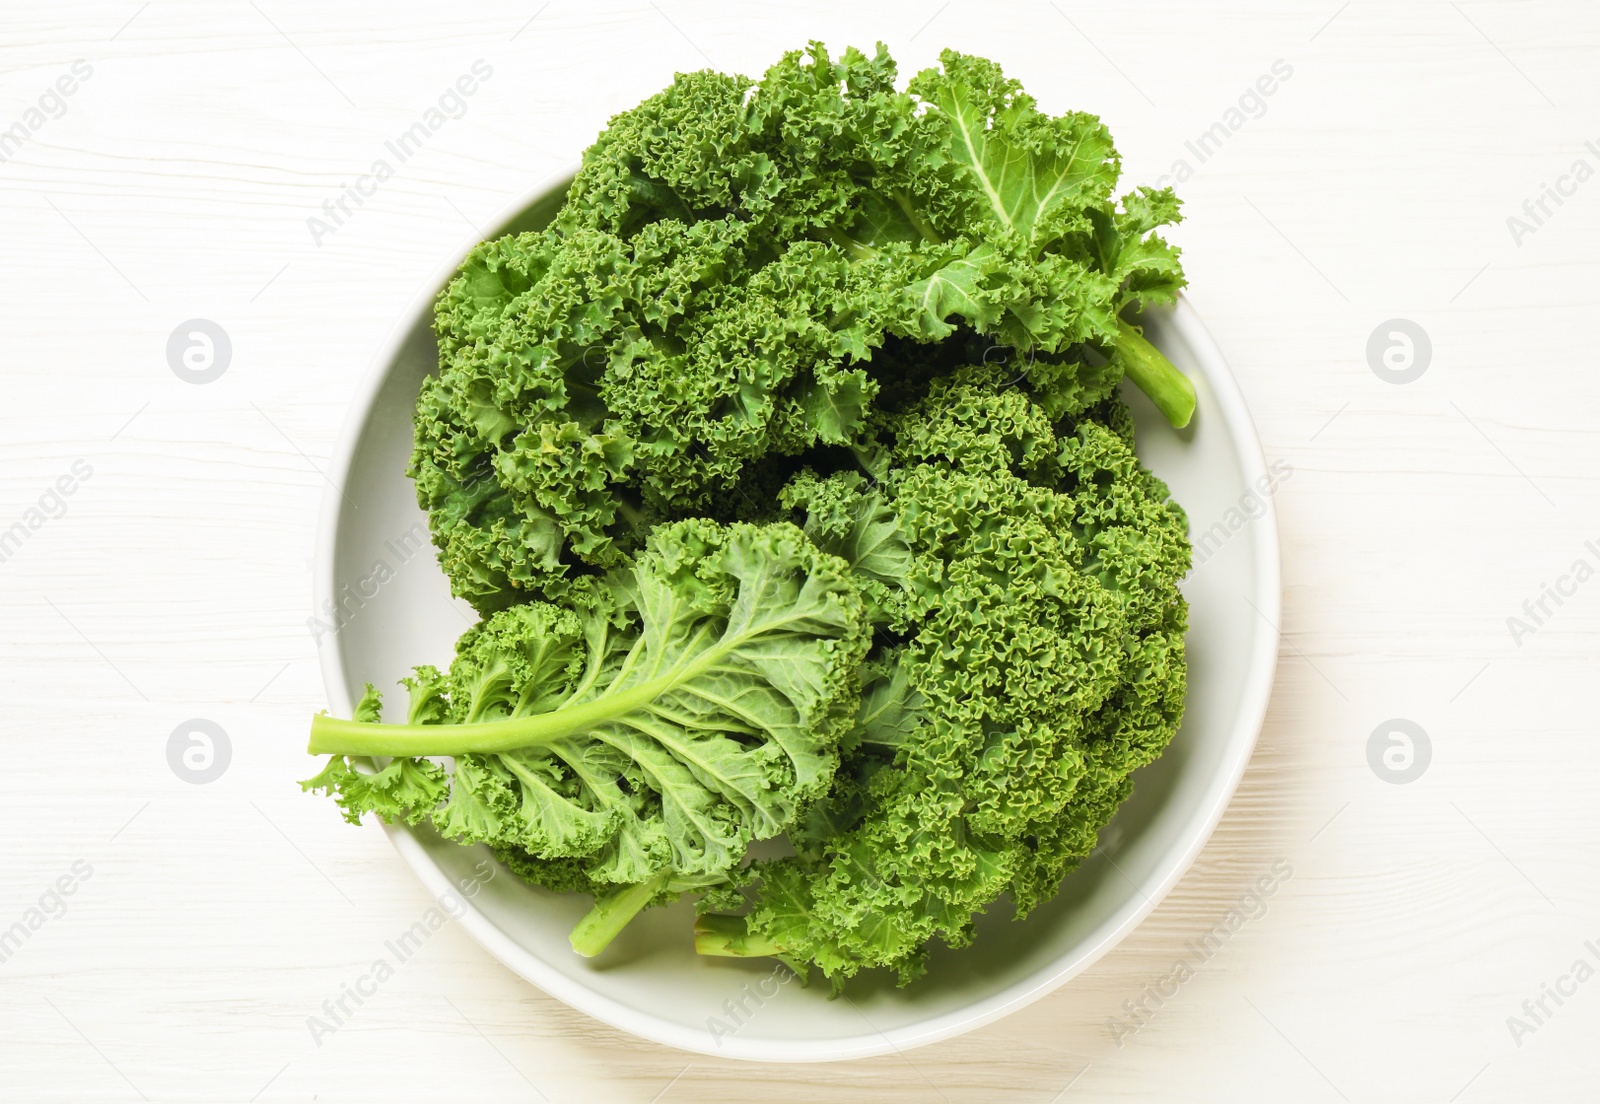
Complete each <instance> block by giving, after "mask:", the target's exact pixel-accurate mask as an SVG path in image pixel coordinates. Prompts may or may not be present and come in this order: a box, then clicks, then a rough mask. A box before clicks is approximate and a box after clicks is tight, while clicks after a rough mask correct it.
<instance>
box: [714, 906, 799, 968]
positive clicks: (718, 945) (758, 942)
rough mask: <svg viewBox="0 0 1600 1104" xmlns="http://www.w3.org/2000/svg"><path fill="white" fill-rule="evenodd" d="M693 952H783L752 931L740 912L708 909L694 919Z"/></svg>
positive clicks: (734, 954)
mask: <svg viewBox="0 0 1600 1104" xmlns="http://www.w3.org/2000/svg"><path fill="white" fill-rule="evenodd" d="M694 951H695V954H702V955H718V956H721V957H723V958H764V957H767V956H769V955H777V954H782V953H783V948H782V947H780V946H778V945H777V944H776V943H774V942H773V941H772V940H770V939H768V938H766V937H765V936H760V935H752V934H751V933H750V929H749V926H748V925H747V924H746V923H745V918H744V917H742V916H725V915H723V914H722V913H717V912H711V913H707V914H706V915H704V916H702V917H700V918H699V919H698V920H696V921H695V922H694Z"/></svg>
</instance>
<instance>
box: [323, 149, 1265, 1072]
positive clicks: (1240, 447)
mask: <svg viewBox="0 0 1600 1104" xmlns="http://www.w3.org/2000/svg"><path fill="white" fill-rule="evenodd" d="M576 171H577V166H576V165H569V166H567V167H565V168H563V169H561V170H558V171H557V172H555V173H552V174H550V175H549V176H548V177H546V178H545V179H544V181H542V182H541V183H539V184H537V185H535V186H534V187H532V188H529V189H528V190H527V191H525V192H524V193H523V194H522V195H521V196H519V197H518V198H516V199H515V200H513V201H511V202H510V203H508V204H507V205H506V206H505V207H504V208H502V210H501V211H500V212H499V213H498V214H497V215H496V217H495V218H494V219H493V220H491V221H490V222H488V223H487V224H486V225H488V226H490V227H491V231H490V232H489V233H488V234H487V235H482V236H480V235H478V234H476V233H475V234H474V235H473V236H472V237H471V238H470V239H468V240H467V241H466V242H465V243H464V244H463V245H461V246H459V247H458V248H457V249H456V250H454V252H453V253H452V254H451V255H450V258H449V260H448V262H447V263H445V264H442V265H440V266H439V268H438V269H437V270H436V271H435V272H434V273H433V274H432V275H431V276H430V277H429V279H428V281H427V283H426V284H424V285H423V287H422V289H421V290H420V291H419V292H418V293H417V294H416V295H414V296H413V297H412V299H411V301H410V303H409V304H408V305H407V307H406V309H405V310H404V311H403V312H401V314H400V315H399V316H398V318H397V320H396V321H395V323H394V325H393V326H392V327H391V328H390V330H389V332H388V334H387V336H386V337H385V338H384V340H383V343H382V344H381V345H380V346H379V348H378V350H377V352H376V354H375V355H374V356H373V358H372V360H371V363H370V364H369V366H368V368H367V370H366V372H365V375H364V376H363V378H362V380H361V382H360V383H359V384H358V385H357V387H356V390H355V392H354V393H353V394H352V396H351V398H350V403H349V407H348V409H347V411H346V414H345V418H344V422H343V425H342V426H341V428H340V430H339V436H338V439H337V441H336V443H335V446H334V453H333V457H332V459H331V461H330V464H329V467H328V470H327V476H328V478H327V481H326V485H325V486H324V489H323V495H322V505H321V510H320V513H319V517H318V521H317V536H316V549H315V557H314V562H313V596H312V597H313V602H314V609H321V608H322V606H323V603H324V601H325V600H331V599H332V598H333V596H334V594H335V592H336V582H335V578H334V575H335V564H336V562H337V557H336V552H337V542H338V526H339V517H340V514H341V510H342V506H343V499H344V488H345V484H346V483H347V481H348V479H349V475H350V468H351V465H352V463H353V462H354V460H355V457H356V453H357V451H358V447H359V445H360V442H361V435H362V431H363V430H364V429H365V427H366V424H367V421H368V419H369V417H370V414H371V411H372V407H373V405H374V403H375V401H376V399H377V397H378V394H379V392H380V390H381V389H382V386H383V384H384V382H385V380H386V379H387V378H388V375H389V371H390V369H391V368H392V366H393V364H394V362H395V359H396V357H397V356H398V354H399V352H400V350H401V348H402V346H403V345H404V344H405V342H406V340H407V338H408V337H409V336H410V334H411V332H412V330H413V329H414V328H415V327H416V325H417V323H418V321H419V320H420V319H421V318H422V317H423V316H424V313H425V312H431V310H432V305H433V301H434V298H435V297H436V296H437V295H438V292H439V290H440V289H441V288H442V287H444V285H445V284H446V282H448V280H449V278H450V277H451V275H452V274H454V272H455V270H456V269H457V268H458V267H459V266H460V264H461V262H462V261H463V260H464V259H465V258H466V256H467V254H468V253H470V252H471V251H472V249H473V248H474V247H476V246H477V244H478V243H479V242H480V241H486V240H490V239H491V238H493V237H497V236H499V235H500V234H503V233H504V232H505V230H506V228H507V227H508V226H509V225H511V224H512V223H513V222H515V220H516V219H517V218H518V217H519V216H521V215H522V214H523V213H524V212H525V211H527V210H528V209H529V208H531V207H532V206H534V205H535V204H536V203H538V202H540V201H541V200H545V199H547V198H549V197H550V195H551V193H553V192H556V191H565V190H566V188H567V187H568V185H569V184H570V183H571V178H572V176H573V175H574V174H575V173H576ZM1167 321H1168V324H1170V325H1172V326H1173V327H1174V328H1175V329H1176V330H1177V331H1178V332H1179V334H1180V335H1181V336H1182V338H1183V340H1184V341H1185V342H1187V343H1188V345H1189V347H1190V348H1191V349H1192V350H1193V351H1194V353H1195V356H1196V358H1197V360H1198V361H1199V362H1200V363H1201V364H1202V365H1203V367H1204V372H1205V376H1206V380H1207V382H1208V384H1209V385H1210V390H1211V396H1212V399H1213V401H1214V402H1215V405H1216V408H1217V412H1218V414H1219V415H1220V417H1221V419H1222V421H1223V422H1225V423H1226V424H1227V425H1228V427H1229V430H1230V434H1229V435H1230V438H1231V440H1232V445H1233V451H1234V459H1235V461H1236V462H1237V463H1238V465H1239V469H1240V472H1241V475H1242V477H1243V478H1244V480H1245V482H1246V483H1254V482H1255V481H1256V480H1257V479H1259V478H1262V477H1267V476H1268V472H1267V464H1266V458H1265V455H1264V453H1263V452H1262V448H1261V442H1260V438H1259V435H1258V434H1257V432H1256V429H1255V424H1254V422H1253V420H1252V419H1251V417H1250V411H1249V409H1248V407H1247V406H1246V404H1245V401H1244V395H1243V393H1242V392H1241V391H1240V389H1239V385H1238V381H1237V380H1236V379H1235V378H1234V375H1233V372H1232V370H1231V369H1230V368H1229V367H1228V364H1227V361H1226V360H1225V359H1224V358H1223V356H1222V352H1221V350H1220V349H1219V348H1218V347H1217V344H1216V342H1215V341H1214V340H1213V339H1212V337H1211V334H1210V333H1209V332H1208V331H1207V329H1206V327H1205V325H1204V324H1203V323H1202V322H1201V320H1200V316H1199V315H1198V313H1196V311H1195V309H1194V307H1193V305H1192V304H1191V303H1190V302H1189V300H1188V298H1187V297H1186V296H1184V295H1183V294H1181V293H1180V294H1179V296H1178V299H1177V302H1176V303H1175V304H1174V306H1173V308H1172V311H1171V314H1170V315H1169V316H1168V319H1167ZM1261 502H1262V504H1263V507H1264V510H1265V512H1264V513H1263V514H1261V515H1260V516H1259V517H1257V518H1256V519H1255V522H1254V524H1252V525H1251V526H1250V532H1249V534H1248V536H1249V540H1250V541H1251V545H1252V551H1253V553H1254V555H1255V560H1256V564H1257V570H1256V573H1255V578H1254V580H1253V593H1252V594H1251V595H1250V600H1251V601H1252V602H1253V603H1254V604H1255V606H1256V608H1257V610H1258V611H1259V612H1260V613H1261V615H1262V619H1263V620H1264V621H1265V622H1266V626H1267V627H1266V630H1265V631H1264V632H1262V633H1261V634H1259V635H1258V636H1257V637H1256V640H1255V647H1254V648H1253V650H1252V653H1251V655H1250V658H1249V663H1248V674H1247V677H1246V678H1245V680H1244V686H1243V689H1242V693H1241V695H1240V705H1239V709H1238V711H1237V713H1236V715H1235V718H1234V723H1233V728H1232V731H1231V732H1230V734H1229V738H1228V745H1227V753H1226V758H1225V760H1224V769H1223V770H1221V771H1219V772H1217V774H1216V775H1215V776H1214V777H1213V778H1212V779H1211V783H1210V786H1209V787H1208V790H1207V792H1206V794H1205V796H1204V798H1203V800H1202V802H1201V805H1200V810H1199V813H1198V814H1197V815H1196V816H1194V817H1192V818H1191V822H1190V825H1189V828H1188V831H1187V833H1186V836H1187V842H1186V844H1185V846H1184V847H1183V848H1182V849H1181V850H1174V851H1171V852H1169V853H1168V854H1167V855H1166V856H1164V857H1163V859H1162V861H1161V863H1160V864H1159V866H1158V867H1157V871H1158V873H1157V876H1156V877H1155V878H1154V879H1152V880H1150V881H1147V882H1146V883H1143V884H1141V885H1138V886H1136V887H1135V888H1136V889H1138V891H1139V892H1138V893H1135V894H1133V895H1131V896H1130V899H1129V902H1128V903H1127V904H1126V905H1125V906H1124V907H1123V908H1121V909H1119V910H1118V911H1117V912H1116V913H1115V914H1113V915H1112V916H1111V917H1109V918H1108V919H1107V920H1106V921H1105V922H1103V923H1102V924H1101V925H1100V926H1099V927H1098V928H1096V929H1095V930H1094V932H1093V933H1092V934H1091V935H1090V936H1089V937H1088V938H1086V939H1085V940H1083V941H1081V942H1080V943H1078V944H1077V945H1076V946H1075V947H1073V949H1072V950H1070V951H1069V952H1067V953H1066V954H1063V955H1062V956H1061V957H1059V958H1057V959H1056V960H1055V961H1054V962H1053V963H1051V964H1049V965H1047V966H1045V967H1042V968H1040V969H1039V970H1036V971H1035V972H1034V973H1033V974H1032V975H1030V976H1029V977H1027V978H1025V979H1023V980H1021V981H1019V982H1017V983H1016V984H1014V985H1011V986H1009V987H1008V988H1006V989H1004V990H1002V991H1000V992H998V993H995V994H993V995H991V996H989V997H986V998H983V999H982V1000H979V1001H976V1002H974V1003H972V1004H969V1005H966V1006H964V1007H962V1008H959V1009H956V1010H953V1011H950V1012H946V1013H943V1014H941V1015H939V1016H935V1017H932V1018H930V1019H927V1020H923V1021H920V1022H918V1023H914V1024H910V1025H906V1026H903V1027H898V1028H893V1029H890V1030H888V1031H880V1030H878V1029H876V1028H872V1029H871V1030H870V1031H865V1032H862V1033H860V1034H858V1035H853V1036H838V1037H835V1038H829V1039H795V1040H771V1039H752V1038H746V1037H744V1036H742V1035H734V1036H730V1037H727V1038H723V1039H721V1040H719V1042H720V1044H721V1045H720V1046H717V1047H715V1048H713V1047H711V1046H710V1044H709V1043H708V1041H707V1038H706V1037H705V1033H704V1032H700V1031H698V1030H696V1029H694V1028H690V1027H686V1026H684V1025H681V1024H676V1023H671V1022H668V1021H666V1020H663V1019H660V1018H658V1017H656V1016H653V1015H651V1014H649V1013H647V1012H644V1011H641V1010H639V1009H636V1008H633V1007H630V1006H628V1005H626V1004H623V1003H620V1002H618V1001H616V1000H613V999H612V998H611V997H608V996H605V995H603V994H601V993H599V992H598V991H596V990H594V989H591V988H588V987H587V986H585V985H584V984H582V982H581V981H578V980H576V979H573V978H571V977H569V976H567V975H565V974H562V973H560V972H559V971H557V970H555V969H553V968H551V967H550V966H548V965H546V964H545V963H544V962H543V961H542V960H540V959H539V958H538V956H536V955H534V954H532V953H531V952H529V951H528V950H526V949H525V948H524V947H523V946H522V945H521V944H519V943H518V942H517V941H516V940H515V939H513V938H512V937H511V936H510V935H508V934H507V933H506V932H505V931H503V930H502V929H501V928H500V927H499V926H498V925H496V924H495V923H494V921H493V920H491V919H490V918H489V917H488V916H487V915H485V914H484V913H483V912H481V911H480V910H479V909H478V908H477V906H476V905H474V904H472V903H471V902H468V901H465V900H463V899H461V898H460V897H459V895H457V896H455V897H454V900H455V901H457V902H458V911H457V916H458V919H459V922H460V924H461V926H462V927H463V928H464V929H465V930H466V931H467V932H468V934H470V935H471V936H472V938H473V939H475V940H476V941H477V942H478V943H479V944H480V945H482V946H483V948H484V949H485V950H487V951H488V952H489V953H490V954H491V955H493V956H494V957H495V958H497V959H498V960H499V961H500V962H501V963H502V964H504V965H505V966H507V967H509V968H510V969H511V970H512V971H513V972H515V973H516V974H518V975H520V976H521V977H522V978H524V979H525V980H527V981H529V982H531V983H532V984H533V985H535V986H537V987H538V988H539V989H541V990H543V991H544V992H545V993H548V994H549V995H550V996H553V997H555V998H556V999H558V1000H560V1001H562V1002H563V1003H565V1004H567V1005H568V1006H570V1007H572V1008H575V1009H577V1010H578V1011H580V1012H583V1013H585V1014H587V1015H589V1016H592V1017H594V1018H595V1019H597V1020H600V1021H601V1022H603V1023H606V1024H609V1025H611V1026H612V1027H615V1028H618V1029H620V1030H622V1031H626V1032H628V1033H630V1034H632V1035H635V1036H638V1037H640V1038H644V1039H648V1040H650V1041H652V1042H656V1043H660V1044H663V1045H665V1046H670V1047H674V1048H677V1049H678V1050H683V1051H688V1052H691V1053H696V1054H704V1055H709V1056H712V1057H719V1058H736V1059H743V1060H746V1061H761V1062H790V1063H795V1062H830V1061H840V1060H847V1059H855V1058H868V1057H874V1056H878V1055H884V1054H896V1053H899V1052H901V1051H904V1050H909V1049H911V1048H913V1047H920V1046H926V1045H928V1044H929V1043H934V1042H938V1041H940V1040H942V1039H948V1038H950V1037H952V1036H955V1035H958V1034H962V1033H964V1032H967V1031H971V1030H973V1029H975V1028H978V1027H982V1026H983V1025H985V1024H989V1023H992V1022H994V1021H995V1020H998V1019H1001V1018H1002V1017H1004V1016H1007V1015H1009V1014H1011V1013H1012V1012H1015V1011H1017V1010H1018V1009H1020V1008H1023V1007H1024V1006H1026V1005H1028V1004H1031V1003H1033V1002H1034V1001H1036V1000H1038V999H1040V998H1041V997H1044V996H1045V995H1047V994H1049V993H1051V992H1053V991H1054V990H1055V989H1057V988H1059V987H1061V986H1062V985H1065V984H1066V983H1067V982H1069V981H1071V980H1072V979H1073V978H1074V977H1076V976H1077V975H1078V974H1080V973H1081V972H1083V971H1084V970H1086V969H1088V968H1089V967H1090V966H1091V965H1093V964H1094V963H1095V962H1096V961H1098V960H1099V959H1100V958H1101V957H1102V956H1103V955H1105V954H1106V952H1108V951H1109V950H1111V948H1112V947H1114V946H1116V944H1117V943H1119V942H1120V941H1121V940H1122V939H1123V938H1125V937H1126V936H1127V935H1128V933H1130V932H1131V931H1132V930H1133V929H1134V928H1136V927H1137V926H1138V925H1139V924H1140V923H1142V922H1143V921H1144V919H1145V918H1146V917H1147V916H1149V915H1150V913H1151V912H1153V911H1154V910H1155V907H1156V906H1157V905H1158V904H1160V903H1161V901H1162V899H1163V898H1164V897H1166V895H1167V894H1168V893H1169V892H1170V891H1171V890H1172V888H1173V887H1174V886H1175V885H1176V884H1177V882H1178V880H1179V879H1180V878H1182V877H1183V875H1184V874H1185V873H1186V872H1187V871H1188V869H1189V868H1190V866H1192V865H1193V863H1194V861H1195V859H1196V858H1197V857H1198V856H1199V854H1200V851H1201V850H1202V849H1203V848H1204V847H1205V845H1206V843H1207V842H1208V841H1209V840H1210V838H1211V835H1212V833H1213V832H1214V831H1215V829H1216V827H1217V824H1218V822H1219V821H1220V820H1221V819H1222V814H1223V812H1224V811H1225V810H1226V809H1227V806H1228V803H1229V801H1230V800H1231V799H1232V797H1233V793H1234V791H1235V790H1236V789H1237V788H1238V785H1239V781H1240V779H1241V778H1242V777H1243V775H1244V771H1245V768H1246V766H1247V765H1248V764H1249V761H1250V757H1251V755H1252V753H1253V752H1254V750H1255V745H1256V740H1257V737H1258V736H1259V734H1260V731H1261V726H1262V723H1263V721H1264V720H1265V717H1266V711H1267V705H1268V702H1269V699H1270V697H1271V693H1272V683H1273V677H1274V674H1275V671H1276V667H1277V657H1278V647H1279V628H1278V625H1279V617H1280V608H1281V602H1282V592H1281V565H1280V560H1279V547H1278V523H1277V510H1276V507H1275V505H1274V502H1273V499H1272V497H1271V496H1262V497H1261ZM318 660H319V662H320V665H321V668H322V680H323V684H324V686H325V688H326V691H327V697H328V704H329V706H330V708H332V709H334V710H336V711H338V712H340V713H342V714H348V713H349V712H350V709H351V706H352V701H353V699H352V697H351V693H350V687H349V686H348V685H347V684H346V682H345V678H344V652H343V638H342V636H341V635H340V634H338V633H334V634H330V635H329V636H328V637H326V638H324V641H323V646H322V647H321V648H320V649H319V652H318ZM384 831H385V832H386V833H387V834H388V837H389V841H390V842H391V843H392V844H393V845H394V848H395V850H396V851H398V852H399V853H400V855H401V857H402V858H403V859H404V860H405V862H406V864H407V865H408V866H409V867H410V868H411V870H412V872H413V873H414V874H415V875H416V876H417V878H418V880H420V881H421V882H422V884H423V885H424V886H425V887H426V888H427V890H428V892H429V893H431V894H432V895H433V896H434V897H435V898H437V899H445V898H446V895H448V894H452V893H453V890H454V887H453V886H452V885H451V883H450V879H449V878H448V877H447V876H446V874H445V873H444V871H443V870H441V869H440V868H439V866H438V865H437V864H436V863H435V862H434V861H433V859H432V858H431V857H430V856H429V855H428V853H427V851H426V849H425V848H424V847H423V846H422V844H421V843H420V842H419V841H418V840H417V838H416V837H415V836H414V835H413V834H412V833H411V831H410V830H409V829H408V828H406V827H405V826H404V825H384ZM463 909H464V911H462V910H463ZM868 1026H869V1027H870V1026H871V1025H870V1023H869V1025H868Z"/></svg>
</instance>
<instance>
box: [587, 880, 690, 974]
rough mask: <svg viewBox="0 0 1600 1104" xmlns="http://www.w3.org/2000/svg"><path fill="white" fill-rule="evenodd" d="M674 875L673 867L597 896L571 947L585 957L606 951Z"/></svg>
mask: <svg viewBox="0 0 1600 1104" xmlns="http://www.w3.org/2000/svg"><path fill="white" fill-rule="evenodd" d="M671 876H672V870H671V868H668V869H666V870H663V871H662V872H661V873H659V874H657V875H656V876H655V877H654V878H651V879H650V880H649V881H648V882H640V883H639V884H637V885H630V886H624V887H622V888H621V889H619V890H618V891H617V892H615V893H608V894H606V895H605V896H603V897H601V896H598V895H597V896H596V897H595V899H594V908H592V909H590V910H589V911H588V912H587V913H585V914H584V917H583V919H582V920H579V921H578V925H577V927H575V928H573V929H572V937H571V938H572V949H573V950H575V951H577V952H578V953H579V954H581V955H583V956H584V957H585V958H593V957H594V956H595V955H597V954H599V953H600V952H601V951H603V950H605V949H606V947H608V946H610V944H611V941H612V940H613V939H615V938H616V937H617V933H618V932H620V931H622V929H623V928H625V927H627V926H628V921H630V920H632V919H633V918H634V917H635V916H637V915H639V910H640V909H642V908H644V907H645V906H646V905H648V904H649V903H650V901H651V899H652V898H654V897H655V895H656V894H658V893H660V892H661V889H662V887H663V886H665V885H666V884H667V879H668V878H669V877H671Z"/></svg>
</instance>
